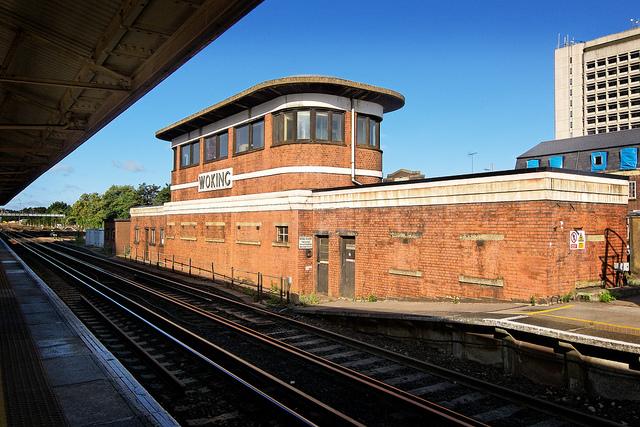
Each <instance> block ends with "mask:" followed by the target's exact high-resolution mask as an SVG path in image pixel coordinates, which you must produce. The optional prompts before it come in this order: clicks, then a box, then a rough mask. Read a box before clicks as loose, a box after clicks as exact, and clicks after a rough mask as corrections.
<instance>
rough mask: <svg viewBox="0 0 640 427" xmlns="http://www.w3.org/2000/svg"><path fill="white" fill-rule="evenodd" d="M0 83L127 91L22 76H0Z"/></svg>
mask: <svg viewBox="0 0 640 427" xmlns="http://www.w3.org/2000/svg"><path fill="white" fill-rule="evenodd" d="M0 82H3V83H15V84H29V85H41V86H59V87H71V88H81V89H99V90H109V91H114V92H128V91H129V89H128V88H125V87H122V86H117V85H110V84H104V83H93V82H76V81H69V80H54V79H38V78H33V77H22V76H0Z"/></svg>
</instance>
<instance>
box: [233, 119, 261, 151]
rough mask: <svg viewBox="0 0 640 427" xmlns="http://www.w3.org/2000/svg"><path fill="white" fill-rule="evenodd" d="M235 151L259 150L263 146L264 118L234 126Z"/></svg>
mask: <svg viewBox="0 0 640 427" xmlns="http://www.w3.org/2000/svg"><path fill="white" fill-rule="evenodd" d="M234 145H235V153H236V154H239V153H244V152H246V151H253V150H259V149H261V148H263V147H264V120H258V121H256V122H253V123H249V124H247V125H244V126H240V127H237V128H235V144H234Z"/></svg>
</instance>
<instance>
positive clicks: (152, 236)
mask: <svg viewBox="0 0 640 427" xmlns="http://www.w3.org/2000/svg"><path fill="white" fill-rule="evenodd" d="M149 244H150V245H151V246H155V245H156V229H155V228H150V229H149Z"/></svg>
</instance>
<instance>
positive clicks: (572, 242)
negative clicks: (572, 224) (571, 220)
mask: <svg viewBox="0 0 640 427" xmlns="http://www.w3.org/2000/svg"><path fill="white" fill-rule="evenodd" d="M586 242H587V236H586V234H585V232H584V230H571V231H570V232H569V249H570V250H572V251H575V250H584V249H585V248H586Z"/></svg>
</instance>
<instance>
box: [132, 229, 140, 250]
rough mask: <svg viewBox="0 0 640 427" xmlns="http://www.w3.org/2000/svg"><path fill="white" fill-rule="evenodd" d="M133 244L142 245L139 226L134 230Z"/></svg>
mask: <svg viewBox="0 0 640 427" xmlns="http://www.w3.org/2000/svg"><path fill="white" fill-rule="evenodd" d="M133 243H135V244H136V245H137V244H138V243H140V227H139V226H137V225H136V226H135V227H134V228H133Z"/></svg>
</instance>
